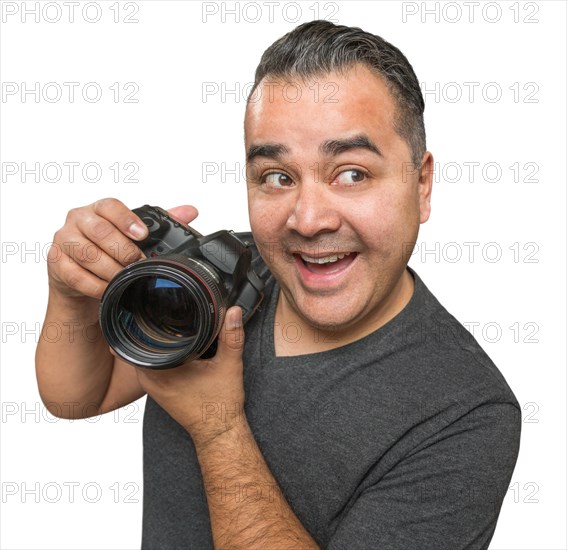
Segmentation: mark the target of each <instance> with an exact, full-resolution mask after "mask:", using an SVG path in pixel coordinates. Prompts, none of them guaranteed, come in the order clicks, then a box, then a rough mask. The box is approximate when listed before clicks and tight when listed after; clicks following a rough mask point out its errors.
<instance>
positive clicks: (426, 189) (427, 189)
mask: <svg viewBox="0 0 567 550" xmlns="http://www.w3.org/2000/svg"><path fill="white" fill-rule="evenodd" d="M433 167H434V164H433V155H432V154H431V153H430V152H429V151H425V153H423V158H422V159H421V168H420V172H419V180H418V182H417V185H418V192H419V223H425V222H426V221H427V220H428V219H429V214H430V213H431V190H432V187H433Z"/></svg>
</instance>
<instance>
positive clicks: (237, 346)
mask: <svg viewBox="0 0 567 550" xmlns="http://www.w3.org/2000/svg"><path fill="white" fill-rule="evenodd" d="M243 347H244V332H243V328H242V317H241V311H240V308H238V307H233V308H230V309H229V310H228V311H227V314H226V318H225V322H224V325H223V328H222V329H221V333H220V335H219V344H218V349H217V352H216V355H215V356H214V357H212V358H211V359H202V360H197V361H192V362H189V363H185V364H184V365H181V366H179V367H176V368H175V369H169V370H166V371H152V370H150V369H138V377H139V380H140V382H141V384H142V387H143V388H144V389H145V390H146V392H147V393H148V394H149V395H150V396H151V397H152V398H153V399H154V400H155V401H156V402H157V403H158V404H159V405H160V406H161V407H162V408H163V409H164V410H166V411H167V412H168V413H169V414H170V416H171V417H172V418H174V419H175V420H176V421H177V422H178V423H179V424H180V425H181V426H183V427H184V428H185V429H186V430H187V432H188V433H189V434H190V436H191V438H192V440H193V443H194V445H195V449H196V452H197V458H198V460H199V464H200V467H201V474H202V477H203V481H204V486H205V491H206V494H207V503H208V508H209V516H210V520H211V529H212V536H213V541H214V544H215V548H219V549H228V548H230V549H240V548H242V549H252V550H254V549H258V550H271V549H274V550H284V549H289V550H303V549H310V550H311V549H316V548H318V546H317V544H316V543H315V541H314V540H313V538H312V537H311V536H310V535H309V533H308V532H307V531H306V530H305V528H304V527H303V525H302V524H301V522H300V521H299V520H298V518H297V516H296V515H295V513H294V511H293V510H292V509H291V507H290V506H289V504H288V503H287V501H286V500H285V498H283V496H282V495H281V491H280V490H279V488H278V484H277V481H276V480H275V479H274V477H273V475H272V473H271V472H270V470H269V468H268V466H267V464H266V462H265V461H264V458H263V456H262V454H261V452H260V450H259V448H258V446H257V444H256V441H255V440H254V437H253V435H252V433H251V431H250V428H249V425H248V422H247V420H246V417H245V414H244V408H243V403H244V386H243V380H242V371H243V365H242V350H243ZM211 404H219V405H224V406H225V407H226V408H227V410H231V411H232V410H236V411H239V412H240V414H236V415H227V417H226V418H220V417H218V416H216V415H215V416H214V417H210V418H208V417H207V415H206V410H207V406H210V405H211ZM235 486H236V487H238V496H237V497H236V498H235V496H234V495H232V494H229V493H231V492H232V490H233V488H234V487H235Z"/></svg>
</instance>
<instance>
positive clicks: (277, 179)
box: [262, 172, 293, 187]
mask: <svg viewBox="0 0 567 550" xmlns="http://www.w3.org/2000/svg"><path fill="white" fill-rule="evenodd" d="M262 183H263V184H266V185H269V186H270V187H289V186H290V185H291V184H292V183H293V182H292V180H291V178H290V177H289V176H287V175H286V174H282V173H281V172H272V173H271V174H266V175H265V176H264V177H263V178H262Z"/></svg>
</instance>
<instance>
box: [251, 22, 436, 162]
mask: <svg viewBox="0 0 567 550" xmlns="http://www.w3.org/2000/svg"><path fill="white" fill-rule="evenodd" d="M356 64H362V65H365V66H366V67H368V68H369V69H370V70H371V71H372V72H374V73H375V74H376V75H377V76H379V77H381V78H382V80H383V82H385V84H386V85H387V87H388V89H389V91H390V93H391V94H392V96H393V97H394V99H395V100H396V102H397V105H398V109H397V111H398V112H397V113H396V116H395V118H394V128H395V130H396V132H397V133H398V135H399V136H400V137H401V138H402V139H404V140H405V141H406V143H407V144H408V146H409V148H410V151H411V155H412V162H413V164H414V165H415V166H416V167H417V168H419V167H420V166H421V159H422V157H423V153H424V152H425V150H426V144H425V125H424V122H423V111H424V109H425V103H424V101H423V95H422V93H421V88H420V86H419V82H418V80H417V77H416V75H415V72H414V70H413V68H412V66H411V65H410V63H409V61H408V60H407V58H406V57H405V55H404V54H403V53H402V52H401V51H400V50H399V49H398V48H396V47H395V46H393V45H392V44H390V43H389V42H386V41H385V40H384V39H383V38H381V37H380V36H377V35H374V34H371V33H368V32H366V31H363V30H362V29H360V28H358V27H346V26H344V25H335V24H333V23H331V22H330V21H323V20H319V21H310V22H309V23H304V24H302V25H300V26H298V27H296V28H295V29H294V30H293V31H291V32H289V33H288V34H286V35H284V36H282V37H281V38H280V39H278V40H276V42H274V43H273V44H272V45H271V46H270V47H269V48H268V49H267V50H266V51H265V52H264V55H262V59H261V60H260V64H259V65H258V67H257V68H256V74H255V78H254V86H253V87H252V89H251V91H250V94H249V95H248V102H250V100H251V98H252V96H253V94H254V91H255V90H256V88H257V87H258V85H259V84H260V82H261V81H262V80H263V79H264V78H266V77H270V78H275V79H294V78H298V77H299V78H302V79H303V80H307V79H309V78H312V77H314V76H322V75H325V74H329V73H331V72H338V73H344V72H346V71H348V70H349V69H351V68H352V67H353V66H354V65H356Z"/></svg>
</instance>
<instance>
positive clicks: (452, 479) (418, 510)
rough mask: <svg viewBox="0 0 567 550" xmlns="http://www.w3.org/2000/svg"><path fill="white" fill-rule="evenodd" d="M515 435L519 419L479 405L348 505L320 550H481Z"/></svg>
mask: <svg viewBox="0 0 567 550" xmlns="http://www.w3.org/2000/svg"><path fill="white" fill-rule="evenodd" d="M520 427H521V413H520V411H519V409H518V408H517V407H516V406H514V405H512V404H508V403H492V404H485V405H482V406H480V407H477V408H476V409H474V410H472V411H470V412H469V413H467V414H466V415H464V416H462V417H461V418H459V419H458V420H456V421H454V422H452V423H451V424H450V425H448V426H446V427H445V428H444V429H442V430H441V431H439V432H438V433H436V434H435V435H434V436H432V437H430V438H428V439H427V440H425V441H423V442H422V443H421V444H420V445H419V446H418V447H417V448H416V449H414V450H413V451H412V452H411V453H410V454H408V455H407V456H406V457H405V458H404V459H403V460H401V461H400V462H398V463H397V464H396V465H395V466H394V467H393V468H391V469H390V470H389V471H388V473H387V474H385V475H384V476H382V477H381V479H379V480H377V481H375V482H374V483H373V484H372V485H369V486H367V487H365V488H364V489H362V490H360V491H359V493H358V495H355V496H354V497H353V498H352V499H351V502H350V503H349V506H350V509H349V510H348V511H345V513H344V517H343V519H342V521H340V523H339V524H338V527H337V529H336V531H335V533H334V535H333V537H332V538H331V541H330V542H329V544H328V545H327V548H328V549H329V550H347V549H348V550H358V549H372V550H445V549H446V550H462V549H463V550H464V549H467V550H468V549H470V550H473V549H474V550H478V549H485V548H488V545H489V543H490V540H491V538H492V535H493V533H494V529H495V527H496V521H497V519H498V514H499V512H500V507H501V505H502V501H503V499H504V497H505V495H506V493H507V490H508V487H509V483H510V479H511V477H512V472H513V470H514V466H515V464H516V458H517V455H518V449H519V442H520ZM369 475H370V476H371V472H369ZM361 485H362V484H361Z"/></svg>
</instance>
